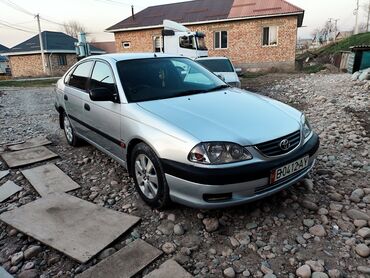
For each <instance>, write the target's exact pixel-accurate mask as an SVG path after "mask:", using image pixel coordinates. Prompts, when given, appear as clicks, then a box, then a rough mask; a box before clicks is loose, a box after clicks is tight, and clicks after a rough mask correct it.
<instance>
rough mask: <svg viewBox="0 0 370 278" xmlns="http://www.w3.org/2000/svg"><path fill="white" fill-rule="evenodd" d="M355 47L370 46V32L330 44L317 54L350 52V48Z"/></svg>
mask: <svg viewBox="0 0 370 278" xmlns="http://www.w3.org/2000/svg"><path fill="white" fill-rule="evenodd" d="M354 45H370V32H368V33H363V34H358V35H353V36H351V37H349V38H346V39H344V40H341V41H339V42H337V43H332V44H329V45H327V46H325V47H322V48H320V49H318V50H317V52H316V53H315V54H317V55H318V56H321V55H330V54H335V53H338V52H340V51H348V50H349V48H350V47H351V46H354Z"/></svg>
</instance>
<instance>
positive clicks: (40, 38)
mask: <svg viewBox="0 0 370 278" xmlns="http://www.w3.org/2000/svg"><path fill="white" fill-rule="evenodd" d="M35 17H36V19H37V25H38V28H39V40H40V50H41V60H42V69H43V71H44V74H45V75H46V74H47V73H46V64H45V62H46V61H45V53H44V42H43V41H42V34H41V25H40V15H39V14H37V15H36V16H35Z"/></svg>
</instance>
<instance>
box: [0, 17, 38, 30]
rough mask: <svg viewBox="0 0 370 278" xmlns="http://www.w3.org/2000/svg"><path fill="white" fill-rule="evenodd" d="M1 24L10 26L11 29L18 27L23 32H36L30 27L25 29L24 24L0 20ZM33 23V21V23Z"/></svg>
mask: <svg viewBox="0 0 370 278" xmlns="http://www.w3.org/2000/svg"><path fill="white" fill-rule="evenodd" d="M0 22H2V23H4V24H6V25H8V26H10V27H17V28H20V29H23V30H28V31H32V32H36V31H35V30H33V29H30V28H28V27H24V26H21V24H22V23H11V22H9V21H6V20H3V19H0ZM29 22H30V21H29ZM32 22H33V21H32Z"/></svg>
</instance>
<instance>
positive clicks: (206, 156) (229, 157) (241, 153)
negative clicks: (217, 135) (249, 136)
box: [189, 142, 253, 164]
mask: <svg viewBox="0 0 370 278" xmlns="http://www.w3.org/2000/svg"><path fill="white" fill-rule="evenodd" d="M252 158H253V156H252V155H251V154H250V153H249V152H248V151H247V150H246V149H245V148H244V147H242V146H240V145H238V144H234V143H227V142H209V143H200V144H198V145H197V146H195V147H194V148H193V149H192V150H191V152H190V154H189V160H190V161H191V162H196V163H202V164H226V163H232V162H239V161H245V160H250V159H252Z"/></svg>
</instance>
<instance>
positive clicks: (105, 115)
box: [83, 60, 123, 159]
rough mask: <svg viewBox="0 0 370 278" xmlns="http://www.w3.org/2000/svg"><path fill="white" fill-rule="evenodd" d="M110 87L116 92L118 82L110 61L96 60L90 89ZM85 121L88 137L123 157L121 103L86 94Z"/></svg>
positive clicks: (84, 105)
mask: <svg viewBox="0 0 370 278" xmlns="http://www.w3.org/2000/svg"><path fill="white" fill-rule="evenodd" d="M96 88H108V89H109V90H110V91H111V92H115V91H116V90H117V88H116V82H115V79H114V76H113V72H112V70H111V67H110V65H109V64H108V63H106V62H103V61H99V60H98V61H96V63H95V66H94V68H93V71H92V74H91V79H90V82H89V89H96ZM83 113H84V116H83V118H84V121H85V122H86V124H87V125H88V126H89V127H90V130H89V131H88V132H87V134H86V137H87V138H88V139H90V140H92V141H94V142H95V143H96V144H98V145H99V146H101V147H102V148H104V149H105V150H106V151H108V152H110V153H111V154H113V155H115V156H117V157H118V158H120V159H122V158H123V155H122V154H123V152H122V148H121V144H120V143H121V125H120V121H121V104H120V103H119V101H118V103H114V102H112V101H92V100H91V99H90V97H89V95H86V97H85V99H84V103H83Z"/></svg>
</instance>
